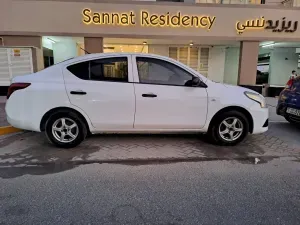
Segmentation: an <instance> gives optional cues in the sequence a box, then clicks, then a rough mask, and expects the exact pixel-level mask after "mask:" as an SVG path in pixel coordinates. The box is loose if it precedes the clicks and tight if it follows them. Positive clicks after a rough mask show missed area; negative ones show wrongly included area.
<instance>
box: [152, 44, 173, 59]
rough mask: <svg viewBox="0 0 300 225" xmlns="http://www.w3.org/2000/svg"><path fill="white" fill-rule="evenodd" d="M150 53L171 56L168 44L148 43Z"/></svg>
mask: <svg viewBox="0 0 300 225" xmlns="http://www.w3.org/2000/svg"><path fill="white" fill-rule="evenodd" d="M148 53H150V54H156V55H162V56H167V57H169V46H167V45H148Z"/></svg>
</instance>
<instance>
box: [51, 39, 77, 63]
mask: <svg viewBox="0 0 300 225" xmlns="http://www.w3.org/2000/svg"><path fill="white" fill-rule="evenodd" d="M52 47H53V57H54V63H58V62H61V61H63V60H66V59H69V58H72V57H76V56H77V47H76V42H75V41H74V40H72V39H69V40H67V39H66V40H63V41H59V42H56V43H53V44H52Z"/></svg>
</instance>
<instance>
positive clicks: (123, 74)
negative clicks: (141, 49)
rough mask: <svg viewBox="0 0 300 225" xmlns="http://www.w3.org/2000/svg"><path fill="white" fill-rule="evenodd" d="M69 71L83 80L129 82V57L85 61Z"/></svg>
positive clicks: (69, 67) (74, 65)
mask: <svg viewBox="0 0 300 225" xmlns="http://www.w3.org/2000/svg"><path fill="white" fill-rule="evenodd" d="M67 69H68V70H69V71H70V72H71V73H72V74H74V75H75V76H76V77H78V78H80V79H82V80H94V81H115V82H128V60H127V57H114V58H105V59H96V60H91V61H85V62H80V63H76V64H73V65H71V66H68V67H67Z"/></svg>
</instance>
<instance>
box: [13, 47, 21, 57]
mask: <svg viewBox="0 0 300 225" xmlns="http://www.w3.org/2000/svg"><path fill="white" fill-rule="evenodd" d="M13 53H14V56H21V50H20V49H13Z"/></svg>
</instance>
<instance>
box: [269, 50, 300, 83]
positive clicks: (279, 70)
mask: <svg viewBox="0 0 300 225" xmlns="http://www.w3.org/2000/svg"><path fill="white" fill-rule="evenodd" d="M297 67H298V54H296V49H295V48H274V49H273V50H272V51H271V55H270V71H269V72H270V75H269V83H270V85H280V86H283V85H285V84H286V82H287V81H288V79H289V76H290V75H291V73H292V71H293V70H296V71H297ZM298 72H299V71H298Z"/></svg>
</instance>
